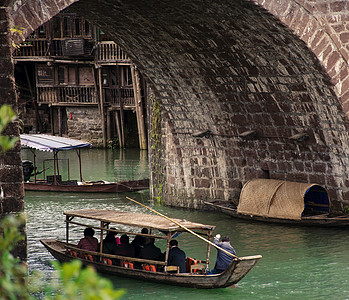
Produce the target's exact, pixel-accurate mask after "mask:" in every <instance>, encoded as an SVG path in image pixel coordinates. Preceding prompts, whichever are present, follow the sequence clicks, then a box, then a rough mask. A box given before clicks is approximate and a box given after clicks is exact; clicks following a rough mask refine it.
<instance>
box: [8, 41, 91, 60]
mask: <svg viewBox="0 0 349 300" xmlns="http://www.w3.org/2000/svg"><path fill="white" fill-rule="evenodd" d="M70 40H72V39H53V40H51V41H49V40H47V39H41V40H39V39H33V40H30V39H29V40H27V41H26V42H25V43H23V44H21V45H20V47H19V48H18V49H16V51H15V52H14V56H15V57H17V58H20V57H31V56H34V57H55V56H64V55H66V56H69V53H64V51H63V47H64V45H65V44H64V43H66V42H67V41H68V42H69V41H70ZM86 41H87V42H86ZM83 43H84V46H83V52H84V53H82V54H81V55H83V56H91V55H92V48H93V44H92V43H93V42H92V40H84V41H83Z"/></svg>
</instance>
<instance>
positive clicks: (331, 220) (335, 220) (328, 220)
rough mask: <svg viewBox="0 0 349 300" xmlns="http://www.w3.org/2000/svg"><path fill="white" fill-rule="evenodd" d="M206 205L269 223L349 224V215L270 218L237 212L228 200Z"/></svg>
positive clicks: (331, 225)
mask: <svg viewBox="0 0 349 300" xmlns="http://www.w3.org/2000/svg"><path fill="white" fill-rule="evenodd" d="M205 204H206V205H208V206H210V207H211V208H213V209H214V210H215V211H217V212H221V213H224V214H226V215H229V216H231V217H234V218H239V219H245V220H254V221H261V222H268V223H280V224H287V225H299V226H318V227H347V226H349V217H348V216H345V215H343V216H336V217H330V216H329V215H328V214H322V215H315V216H309V217H302V218H301V219H300V220H292V219H281V218H280V219H279V218H268V217H263V216H256V215H247V214H241V213H238V212H237V209H236V208H234V207H232V205H231V204H230V203H229V202H228V201H212V202H205Z"/></svg>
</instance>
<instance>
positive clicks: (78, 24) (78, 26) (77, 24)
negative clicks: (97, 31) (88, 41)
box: [74, 18, 82, 36]
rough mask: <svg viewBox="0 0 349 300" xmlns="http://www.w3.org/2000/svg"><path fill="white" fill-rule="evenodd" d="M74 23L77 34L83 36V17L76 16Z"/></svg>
mask: <svg viewBox="0 0 349 300" xmlns="http://www.w3.org/2000/svg"><path fill="white" fill-rule="evenodd" d="M74 25H75V35H76V36H81V35H82V33H81V19H80V18H75V20H74Z"/></svg>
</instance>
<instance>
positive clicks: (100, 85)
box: [98, 67, 107, 148]
mask: <svg viewBox="0 0 349 300" xmlns="http://www.w3.org/2000/svg"><path fill="white" fill-rule="evenodd" d="M98 85H99V110H100V114H101V123H102V124H101V126H102V134H103V147H104V148H107V134H106V130H105V117H104V95H103V85H102V67H100V68H98Z"/></svg>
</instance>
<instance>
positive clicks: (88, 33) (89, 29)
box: [85, 20, 91, 36]
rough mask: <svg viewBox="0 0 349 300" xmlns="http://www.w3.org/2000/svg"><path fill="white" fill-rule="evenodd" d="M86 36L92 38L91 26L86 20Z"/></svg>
mask: <svg viewBox="0 0 349 300" xmlns="http://www.w3.org/2000/svg"><path fill="white" fill-rule="evenodd" d="M85 35H86V36H91V25H90V23H89V22H87V21H86V20H85Z"/></svg>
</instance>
